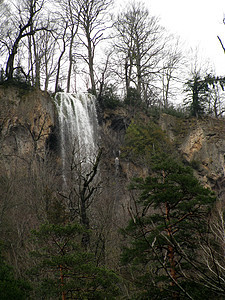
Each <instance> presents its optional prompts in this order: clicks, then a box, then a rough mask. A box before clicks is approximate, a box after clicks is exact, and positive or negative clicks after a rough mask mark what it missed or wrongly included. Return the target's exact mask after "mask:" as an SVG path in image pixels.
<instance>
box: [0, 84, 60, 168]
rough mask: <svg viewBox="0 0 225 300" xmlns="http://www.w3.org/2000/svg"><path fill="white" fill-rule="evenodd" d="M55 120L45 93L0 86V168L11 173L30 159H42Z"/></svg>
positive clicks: (48, 97)
mask: <svg viewBox="0 0 225 300" xmlns="http://www.w3.org/2000/svg"><path fill="white" fill-rule="evenodd" d="M55 120H56V118H55V109H54V103H53V101H52V98H51V97H50V96H49V95H48V94H47V93H45V92H42V91H40V90H34V89H32V90H22V89H19V88H17V87H13V86H10V87H3V86H1V87H0V153H1V169H2V168H5V171H6V172H11V170H12V169H13V168H15V167H17V168H18V164H19V166H20V167H21V165H22V162H23V161H27V160H28V158H30V157H32V156H35V157H36V158H37V157H38V158H43V157H44V156H45V154H46V150H47V149H48V148H49V147H50V148H52V147H53V145H54V143H55V139H54V128H55V126H56V121H55ZM20 162H21V164H20ZM2 171H3V170H2Z"/></svg>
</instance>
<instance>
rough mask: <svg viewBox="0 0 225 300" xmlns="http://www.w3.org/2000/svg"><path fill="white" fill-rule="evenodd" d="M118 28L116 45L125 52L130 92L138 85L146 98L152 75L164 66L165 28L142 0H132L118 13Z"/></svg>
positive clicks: (120, 50)
mask: <svg viewBox="0 0 225 300" xmlns="http://www.w3.org/2000/svg"><path fill="white" fill-rule="evenodd" d="M115 29H116V31H117V40H116V44H115V47H116V49H117V51H118V53H119V54H120V55H121V56H122V62H123V63H122V66H123V74H124V79H125V82H126V93H127V94H128V90H129V88H131V87H134V88H136V90H137V92H138V94H139V95H140V96H142V98H143V99H145V98H146V97H147V90H148V89H149V88H150V86H149V81H150V79H151V80H153V78H154V77H155V76H156V75H157V74H158V73H159V71H160V70H161V65H160V61H161V59H162V55H163V49H164V46H165V42H164V40H163V28H162V27H161V26H160V25H159V23H158V20H157V18H155V17H151V16H150V15H149V12H148V10H147V9H146V8H145V7H144V6H143V5H142V4H141V3H135V2H132V3H130V5H129V6H128V9H127V10H126V11H125V12H122V13H121V14H119V15H118V17H117V20H116V22H115Z"/></svg>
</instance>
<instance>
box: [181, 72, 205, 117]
mask: <svg viewBox="0 0 225 300" xmlns="http://www.w3.org/2000/svg"><path fill="white" fill-rule="evenodd" d="M185 92H187V96H188V97H187V100H186V102H185V105H187V106H188V107H189V110H190V115H191V116H194V117H198V116H201V115H203V114H204V113H205V107H206V104H207V101H208V92H209V88H208V84H207V81H206V80H205V79H202V78H201V77H200V75H199V74H198V73H196V74H194V75H193V78H192V79H190V80H188V81H187V82H186V89H185Z"/></svg>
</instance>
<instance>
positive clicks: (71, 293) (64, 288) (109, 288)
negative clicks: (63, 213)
mask: <svg viewBox="0 0 225 300" xmlns="http://www.w3.org/2000/svg"><path fill="white" fill-rule="evenodd" d="M83 230H84V229H82V227H81V226H80V225H78V224H76V223H67V224H64V225H63V224H59V219H58V220H57V223H56V224H45V225H42V226H41V227H40V228H39V230H36V231H33V236H34V241H35V244H36V247H35V251H34V252H33V257H34V258H36V259H35V262H36V266H35V267H34V268H33V270H32V274H33V275H34V276H35V277H36V276H37V275H39V276H38V282H37V288H35V291H37V293H38V291H39V294H37V295H38V296H39V297H43V296H44V297H46V296H47V297H53V298H54V299H63V300H65V299H116V296H117V295H118V292H119V289H118V287H117V284H118V277H117V276H116V274H115V273H114V272H113V271H111V270H107V269H106V268H104V267H97V266H96V262H95V259H94V255H93V254H92V253H90V252H86V251H84V249H83V248H82V247H81V244H80V240H81V236H82V233H83ZM51 299H52V298H51Z"/></svg>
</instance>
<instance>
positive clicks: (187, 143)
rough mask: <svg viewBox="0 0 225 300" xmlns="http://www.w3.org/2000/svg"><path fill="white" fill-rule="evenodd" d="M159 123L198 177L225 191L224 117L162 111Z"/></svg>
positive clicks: (220, 191) (216, 188) (204, 182)
mask: <svg viewBox="0 0 225 300" xmlns="http://www.w3.org/2000/svg"><path fill="white" fill-rule="evenodd" d="M159 123H160V126H161V127H162V129H163V130H164V131H165V132H166V133H167V134H168V136H169V138H170V140H171V141H172V142H173V143H174V145H175V146H176V149H177V151H178V153H179V154H180V155H181V157H182V158H183V161H184V162H186V163H188V164H190V165H191V166H192V167H193V168H194V169H195V173H196V176H197V177H198V178H199V179H200V181H201V182H202V183H203V184H204V185H205V186H208V187H211V188H212V189H214V190H215V191H217V192H218V194H219V195H221V196H222V194H221V193H224V191H225V180H224V179H225V178H224V175H225V159H224V157H225V120H223V119H215V118H211V117H205V118H202V119H196V118H186V119H185V118H184V119H181V118H176V117H173V116H170V115H166V114H162V115H161V117H160V121H159Z"/></svg>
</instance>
